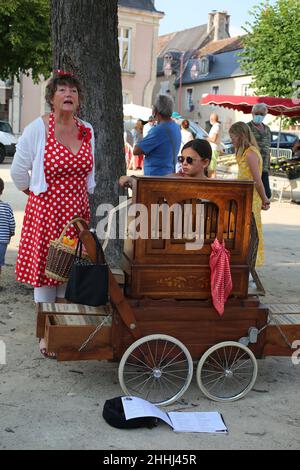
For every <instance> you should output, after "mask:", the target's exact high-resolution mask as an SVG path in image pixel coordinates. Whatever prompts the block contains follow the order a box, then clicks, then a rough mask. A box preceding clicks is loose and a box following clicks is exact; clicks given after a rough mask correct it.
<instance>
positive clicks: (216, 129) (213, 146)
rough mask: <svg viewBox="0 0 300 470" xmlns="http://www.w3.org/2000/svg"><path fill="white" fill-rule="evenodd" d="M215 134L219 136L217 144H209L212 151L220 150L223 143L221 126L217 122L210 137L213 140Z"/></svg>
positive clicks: (210, 132) (211, 130)
mask: <svg viewBox="0 0 300 470" xmlns="http://www.w3.org/2000/svg"><path fill="white" fill-rule="evenodd" d="M214 134H217V140H216V142H209V143H210V146H211V149H212V150H220V149H221V147H220V143H221V124H220V123H219V122H215V123H214V124H213V126H212V127H211V129H210V131H209V134H208V137H210V138H212V137H213V136H214Z"/></svg>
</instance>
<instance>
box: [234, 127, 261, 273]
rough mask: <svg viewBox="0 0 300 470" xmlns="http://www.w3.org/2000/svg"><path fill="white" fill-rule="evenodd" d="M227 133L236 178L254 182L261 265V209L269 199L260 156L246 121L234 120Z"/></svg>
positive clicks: (257, 261)
mask: <svg viewBox="0 0 300 470" xmlns="http://www.w3.org/2000/svg"><path fill="white" fill-rule="evenodd" d="M229 135H230V138H231V141H232V144H233V146H234V148H235V153H236V159H237V162H238V168H239V172H238V179H240V180H251V181H254V183H255V187H254V193H253V202H252V212H253V213H254V217H255V222H256V226H257V231H258V237H259V243H258V250H257V258H256V266H261V265H262V264H263V263H264V245H263V232H262V222H261V210H262V209H263V210H267V209H269V208H270V201H269V199H268V197H267V195H266V192H265V188H264V185H263V182H262V179H261V172H262V157H261V155H260V152H259V148H258V145H257V143H256V140H255V137H254V135H253V134H252V132H251V130H250V127H249V126H248V125H247V124H246V123H244V122H236V123H235V124H233V125H232V126H231V127H230V129H229Z"/></svg>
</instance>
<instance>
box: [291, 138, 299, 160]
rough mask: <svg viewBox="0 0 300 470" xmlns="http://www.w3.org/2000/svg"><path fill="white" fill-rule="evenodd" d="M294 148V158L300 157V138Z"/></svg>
mask: <svg viewBox="0 0 300 470" xmlns="http://www.w3.org/2000/svg"><path fill="white" fill-rule="evenodd" d="M292 150H293V158H300V140H299V139H298V140H297V142H296V143H295V144H294V146H293V149H292Z"/></svg>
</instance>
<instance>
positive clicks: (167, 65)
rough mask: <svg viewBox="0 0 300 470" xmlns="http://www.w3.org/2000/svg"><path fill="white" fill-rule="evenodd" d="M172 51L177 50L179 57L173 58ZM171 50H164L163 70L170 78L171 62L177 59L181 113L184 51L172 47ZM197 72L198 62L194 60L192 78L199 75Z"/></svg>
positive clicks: (191, 71) (180, 108)
mask: <svg viewBox="0 0 300 470" xmlns="http://www.w3.org/2000/svg"><path fill="white" fill-rule="evenodd" d="M172 52H179V53H180V57H179V59H178V58H174V56H173V54H172ZM172 52H166V54H165V55H164V65H163V70H164V75H165V77H167V78H170V77H171V75H172V73H173V67H172V63H173V61H174V60H179V64H180V70H179V91H178V112H179V114H181V113H182V77H183V72H184V70H183V68H184V56H185V54H186V53H185V52H183V51H179V50H178V49H172ZM188 60H189V58H188ZM199 73H200V71H199V67H198V64H197V62H196V61H194V63H193V65H192V67H191V70H190V75H191V78H192V80H196V79H197V78H198V76H199Z"/></svg>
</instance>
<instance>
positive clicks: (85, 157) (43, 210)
mask: <svg viewBox="0 0 300 470" xmlns="http://www.w3.org/2000/svg"><path fill="white" fill-rule="evenodd" d="M54 124H55V123H54V115H53V113H51V114H50V117H49V130H48V139H47V143H46V148H45V156H44V171H45V178H46V183H47V185H48V188H47V191H46V192H44V193H41V194H39V195H38V196H36V195H34V194H33V193H32V192H30V195H29V198H28V202H27V205H26V209H25V216H24V221H23V228H22V234H21V242H20V247H19V252H18V257H17V264H16V274H17V280H18V281H20V282H24V283H27V284H31V285H32V286H34V287H43V286H56V285H59V284H61V283H60V282H59V281H55V280H53V279H49V278H48V277H46V275H45V266H46V257H47V253H48V249H49V242H50V240H55V239H57V238H58V237H59V236H60V234H61V231H62V230H63V228H64V227H65V225H66V224H67V223H68V222H69V221H70V220H72V219H73V218H75V217H77V216H79V217H83V218H84V219H85V220H87V221H88V222H89V219H90V210H89V202H88V195H87V175H88V173H89V172H90V171H91V170H92V167H93V155H92V148H91V144H90V142H86V141H83V143H82V145H81V148H80V149H79V151H78V153H77V154H76V155H74V154H73V153H72V152H71V151H70V150H69V149H68V148H66V147H65V146H64V145H62V144H60V143H59V142H58V141H57V140H56V139H55V135H54ZM76 124H77V125H78V126H79V123H78V122H77V120H76ZM66 235H67V236H69V237H70V238H76V231H75V229H74V227H71V228H70V229H68V231H67V233H66Z"/></svg>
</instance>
